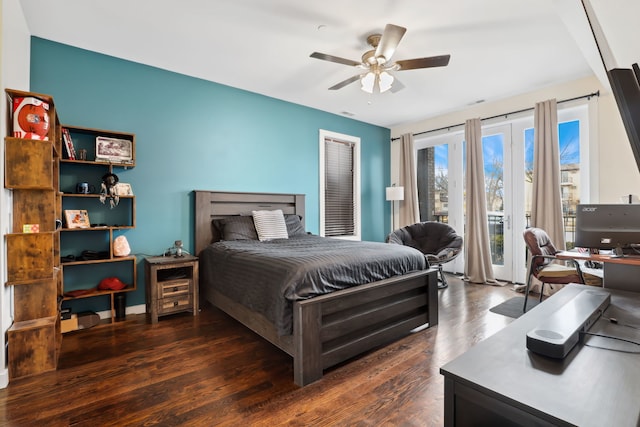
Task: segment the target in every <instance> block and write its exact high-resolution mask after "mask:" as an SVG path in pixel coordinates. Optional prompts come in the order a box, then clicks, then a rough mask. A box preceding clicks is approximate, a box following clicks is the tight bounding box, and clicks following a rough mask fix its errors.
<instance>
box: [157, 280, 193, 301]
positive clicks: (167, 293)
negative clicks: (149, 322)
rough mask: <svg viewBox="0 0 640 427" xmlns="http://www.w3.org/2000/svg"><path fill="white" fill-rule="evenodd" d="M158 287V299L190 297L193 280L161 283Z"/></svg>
mask: <svg viewBox="0 0 640 427" xmlns="http://www.w3.org/2000/svg"><path fill="white" fill-rule="evenodd" d="M159 285H160V286H159V287H158V298H160V299H162V298H169V297H178V296H183V295H189V293H190V292H191V280H189V279H178V280H168V281H166V282H160V283H159Z"/></svg>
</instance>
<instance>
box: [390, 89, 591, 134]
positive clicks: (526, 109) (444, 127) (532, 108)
mask: <svg viewBox="0 0 640 427" xmlns="http://www.w3.org/2000/svg"><path fill="white" fill-rule="evenodd" d="M594 96H600V91H599V90H598V91H596V92H592V93H589V94H587V95H581V96H576V97H574V98H569V99H563V100H561V101H558V102H557V103H558V104H562V103H564V102H571V101H576V100H578V99H584V98H587V99H590V98H591V97H594ZM534 109H535V107H529V108H523V109H522V110H516V111H511V112H508V113H504V114H497V115H495V116H491V117H485V118H483V119H480V120H481V121H484V120H491V119H497V118H498V117H502V116H504V117H505V118H506V117H507V116H509V115H511V114H518V113H524V112H525V111H532V110H534ZM464 125H465V124H464V123H458V124H457V125H450V126H443V127H441V128H438V129H431V130H425V131H422V132H418V133H414V134H413V136H417V135H424V134H425V133H431V132H437V131H439V130H445V129H451V128H455V127H458V126H464ZM398 139H400V137H399V136H398V137H395V138H391V141H396V140H398Z"/></svg>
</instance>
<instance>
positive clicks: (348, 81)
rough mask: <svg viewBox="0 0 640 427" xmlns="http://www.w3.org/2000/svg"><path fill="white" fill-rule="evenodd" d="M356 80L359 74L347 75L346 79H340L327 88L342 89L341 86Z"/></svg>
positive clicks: (358, 78)
mask: <svg viewBox="0 0 640 427" xmlns="http://www.w3.org/2000/svg"><path fill="white" fill-rule="evenodd" d="M356 80H360V75H359V74H356V75H355V76H353V77H349V78H348V79H347V80H343V81H341V82H340V83H338V84H335V85H333V86H331V87H330V88H329V90H338V89H342V88H343V87H345V86H346V85H349V84H351V83H353V82H355V81H356Z"/></svg>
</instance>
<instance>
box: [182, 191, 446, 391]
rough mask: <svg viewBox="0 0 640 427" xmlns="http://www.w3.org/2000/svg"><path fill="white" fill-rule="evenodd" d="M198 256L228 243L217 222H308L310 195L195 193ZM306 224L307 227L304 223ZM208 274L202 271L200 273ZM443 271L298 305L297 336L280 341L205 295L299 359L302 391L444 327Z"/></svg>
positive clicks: (206, 289)
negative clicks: (269, 216)
mask: <svg viewBox="0 0 640 427" xmlns="http://www.w3.org/2000/svg"><path fill="white" fill-rule="evenodd" d="M194 194H195V211H194V217H195V236H194V237H195V253H196V254H197V255H199V254H200V252H201V251H202V250H203V249H204V248H206V247H207V245H209V244H210V243H212V242H215V241H218V240H220V236H218V235H217V231H216V230H215V227H213V225H212V220H213V219H218V218H223V217H225V216H232V215H251V211H252V210H258V209H263V210H264V209H269V210H272V209H282V211H283V212H284V213H285V214H298V215H300V216H301V217H302V220H303V221H304V200H305V198H304V195H301V194H273V193H237V192H221V191H194ZM303 224H304V222H303ZM200 268H201V269H202V268H203V267H202V266H201V267H200ZM436 272H437V270H436V269H429V270H423V271H419V272H413V273H410V274H406V275H403V276H397V277H392V278H389V279H385V280H380V281H378V282H373V283H369V284H366V285H360V286H356V287H353V288H349V289H344V290H341V291H337V292H333V293H330V294H326V295H322V296H318V297H315V298H311V299H309V300H304V301H297V302H295V303H294V305H293V335H287V336H280V335H278V333H277V331H276V328H275V326H274V325H273V323H272V322H271V321H269V320H268V319H267V318H266V317H264V316H262V315H261V314H259V313H256V312H253V311H251V310H250V309H248V308H246V307H244V306H242V305H240V304H238V303H236V302H234V301H232V300H230V299H229V298H227V297H225V296H224V295H222V294H221V293H219V292H217V291H216V290H214V289H213V288H212V287H211V286H209V285H208V284H207V283H204V281H205V280H203V279H204V277H203V276H204V275H201V277H202V279H201V281H200V288H201V291H200V292H201V295H202V296H204V297H205V298H206V299H207V301H209V302H210V303H211V304H213V305H214V306H216V307H218V308H220V309H221V310H223V311H224V312H226V313H227V314H229V315H230V316H231V317H233V318H234V319H236V320H238V321H239V322H241V323H242V324H244V325H245V326H247V327H248V328H249V329H251V330H253V331H254V332H256V333H257V334H258V335H260V336H262V337H263V338H265V339H266V340H268V341H269V342H271V343H273V344H274V345H275V346H277V347H278V348H280V349H282V350H283V351H285V352H286V353H288V354H289V355H291V356H292V357H293V372H294V382H295V383H296V384H297V385H299V386H304V385H306V384H309V383H312V382H314V381H316V380H318V379H320V378H321V377H322V372H323V370H324V369H326V368H328V367H331V366H334V365H336V364H338V363H341V362H343V361H345V360H348V359H350V358H352V357H353V356H356V355H358V354H360V353H363V352H365V351H368V350H371V349H373V348H375V347H378V346H381V345H383V344H387V343H389V342H391V341H394V340H397V339H398V338H400V337H403V336H406V335H408V334H409V333H410V332H411V330H413V329H415V328H417V327H419V326H423V325H425V324H428V326H429V327H431V326H435V325H437V323H438V287H437V277H436Z"/></svg>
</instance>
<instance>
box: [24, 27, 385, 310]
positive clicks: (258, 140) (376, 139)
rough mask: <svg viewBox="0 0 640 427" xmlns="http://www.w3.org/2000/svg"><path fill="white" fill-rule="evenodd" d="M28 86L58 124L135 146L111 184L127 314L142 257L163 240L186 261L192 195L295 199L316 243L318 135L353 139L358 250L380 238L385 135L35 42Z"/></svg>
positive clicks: (136, 300) (135, 299) (158, 249)
mask: <svg viewBox="0 0 640 427" xmlns="http://www.w3.org/2000/svg"><path fill="white" fill-rule="evenodd" d="M30 84H31V90H32V91H34V92H39V93H45V94H48V95H51V96H53V98H54V100H55V103H56V107H57V110H58V116H59V118H60V121H61V123H63V124H69V125H74V126H82V127H90V128H97V129H108V130H114V131H121V132H131V133H135V134H136V167H135V168H134V169H132V170H129V171H126V172H124V173H123V174H122V175H121V176H120V180H121V181H122V182H128V183H130V184H131V186H132V188H133V191H134V194H135V195H136V203H137V205H136V209H137V216H136V229H135V230H129V231H126V232H125V233H124V234H125V235H126V236H127V240H128V241H129V244H130V246H131V248H132V251H133V252H134V253H136V254H139V255H141V256H140V260H139V265H138V280H139V281H138V290H137V291H136V292H133V293H129V294H128V295H127V305H137V304H143V303H144V277H143V274H144V269H143V268H142V267H143V265H142V259H143V256H144V255H157V254H161V253H162V252H163V251H164V250H165V249H167V248H169V247H170V246H171V245H172V244H173V242H174V241H175V240H182V241H183V242H184V244H185V248H187V250H189V251H190V252H192V251H193V198H192V195H191V192H192V191H193V190H220V191H255V192H276V193H278V192H281V193H301V194H305V195H306V216H307V217H306V219H305V220H306V226H307V230H308V231H310V232H312V233H314V234H315V233H318V231H319V201H318V198H319V182H318V174H319V170H318V151H319V150H318V131H319V130H320V129H325V130H329V131H333V132H339V133H344V134H348V135H353V136H357V137H360V138H361V141H362V146H361V160H362V177H361V180H362V238H363V240H371V241H384V238H385V236H386V234H387V230H389V227H390V220H389V217H390V205H389V203H388V202H386V201H385V187H386V186H387V185H388V183H389V174H390V172H389V158H390V147H389V140H390V131H389V129H387V128H383V127H379V126H373V125H370V124H366V123H363V122H359V121H357V120H352V119H349V118H345V117H342V116H339V115H335V114H330V113H326V112H323V111H319V110H316V109H312V108H308V107H304V106H301V105H297V104H292V103H289V102H285V101H281V100H278V99H274V98H270V97H266V96H263V95H259V94H255V93H251V92H247V91H243V90H239V89H235V88H232V87H228V86H224V85H221V84H217V83H212V82H209V81H205V80H201V79H197V78H193V77H188V76H185V75H182V74H177V73H173V72H169V71H166V70H162V69H158V68H154V67H150V66H146V65H141V64H138V63H135V62H131V61H125V60H122V59H118V58H114V57H111V56H107V55H102V54H99V53H95V52H91V51H87V50H83V49H78V48H74V47H71V46H68V45H64V44H60V43H56V42H52V41H49V40H45V39H41V38H37V37H33V38H32V40H31V82H30ZM309 84H315V83H314V82H309ZM96 184H99V183H96ZM116 209H117V208H116ZM63 255H64V254H63ZM98 281H99V278H98ZM96 283H97V282H96ZM87 301H89V300H87ZM87 304H89V302H87ZM106 307H107V305H106V303H104V305H103V307H102V308H100V307H97V308H96V307H90V308H87V309H93V310H104V309H106Z"/></svg>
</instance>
